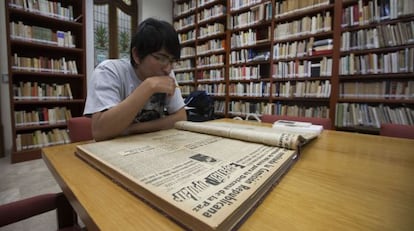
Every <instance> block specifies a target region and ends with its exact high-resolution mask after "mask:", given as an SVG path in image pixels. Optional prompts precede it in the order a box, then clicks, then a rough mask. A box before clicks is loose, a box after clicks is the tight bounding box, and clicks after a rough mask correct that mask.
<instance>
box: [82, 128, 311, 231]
mask: <svg viewBox="0 0 414 231" xmlns="http://www.w3.org/2000/svg"><path fill="white" fill-rule="evenodd" d="M315 137H317V134H312V133H303V136H302V135H300V134H298V133H288V132H281V131H279V130H278V129H275V128H271V127H264V126H260V125H254V124H240V123H236V122H223V121H208V122H199V123H197V122H188V121H181V122H177V123H176V124H175V128H173V129H169V130H163V131H157V132H152V133H146V134H139V135H131V136H125V137H120V138H116V139H113V140H107V141H100V142H92V143H87V144H80V145H78V146H77V147H76V155H77V156H79V157H80V158H81V159H83V160H84V161H86V162H87V163H89V164H90V165H91V166H93V167H95V168H97V169H98V170H99V171H101V172H103V174H104V175H106V176H107V177H109V178H111V179H112V180H114V181H115V182H117V183H119V184H120V185H121V186H123V187H125V188H126V189H127V190H128V191H130V192H131V193H133V194H134V195H136V196H138V197H139V198H141V199H143V200H144V201H146V202H147V203H149V204H150V205H151V206H152V207H154V208H156V209H157V210H159V211H160V212H162V213H163V214H165V215H167V216H168V217H170V218H172V219H173V220H175V221H176V222H177V223H178V224H180V225H182V226H184V227H185V228H188V229H190V230H231V229H234V228H237V227H238V226H239V225H240V224H241V223H242V221H243V220H245V219H246V217H247V215H249V214H251V212H252V211H253V209H254V208H256V207H257V206H258V204H259V203H260V202H261V201H262V200H263V199H264V196H265V195H266V194H267V193H268V192H269V191H270V190H271V189H272V188H273V187H274V186H275V185H276V184H277V183H278V182H279V181H280V179H281V177H282V176H283V175H284V174H285V173H286V172H287V171H288V169H289V168H290V166H291V165H292V164H293V163H294V162H295V160H296V159H297V156H298V154H299V147H300V146H301V145H302V144H304V143H305V142H307V141H309V140H311V139H313V138H315Z"/></svg>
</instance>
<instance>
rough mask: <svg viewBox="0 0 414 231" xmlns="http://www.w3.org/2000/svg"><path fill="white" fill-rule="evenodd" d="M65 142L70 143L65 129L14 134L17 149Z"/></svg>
mask: <svg viewBox="0 0 414 231" xmlns="http://www.w3.org/2000/svg"><path fill="white" fill-rule="evenodd" d="M67 143H70V138H69V134H68V131H67V130H66V129H57V128H56V129H52V130H50V131H41V130H36V131H34V132H33V133H23V134H17V136H16V149H17V151H22V150H28V149H34V148H42V147H46V146H52V145H57V144H67Z"/></svg>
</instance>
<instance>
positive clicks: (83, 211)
mask: <svg viewBox="0 0 414 231" xmlns="http://www.w3.org/2000/svg"><path fill="white" fill-rule="evenodd" d="M148 18H154V19H156V20H161V21H165V22H167V23H168V24H169V25H170V26H171V27H172V28H173V29H175V32H176V34H177V36H178V42H179V49H180V56H179V58H171V57H169V56H167V57H164V56H162V57H159V54H161V53H151V57H152V58H153V59H154V60H158V61H159V63H160V64H161V63H165V64H166V65H167V64H168V68H171V70H172V71H171V73H172V74H170V76H171V78H172V79H173V80H174V81H175V84H176V85H177V89H176V90H175V92H179V93H181V97H179V98H180V99H181V98H182V105H184V106H183V108H185V112H186V116H187V121H188V122H189V124H192V123H195V125H194V126H195V127H197V128H196V130H197V134H196V135H194V140H193V141H194V143H193V144H186V145H183V143H184V140H183V139H184V138H185V137H186V136H187V133H185V134H184V131H182V130H181V128H180V129H179V128H177V126H175V127H174V128H172V126H171V129H172V130H171V131H170V129H168V130H165V131H155V132H154V133H152V132H150V133H148V134H135V135H128V136H126V137H127V138H125V137H120V138H114V139H111V140H107V141H95V140H94V137H95V139H96V137H97V136H96V134H97V132H96V131H97V130H98V129H96V126H95V127H94V126H93V123H95V124H96V123H97V122H96V121H97V120H98V119H99V117H98V116H96V117H95V115H94V116H93V118H92V117H91V116H90V114H88V115H85V114H84V109H85V104H86V101H87V98H88V96H90V95H91V94H90V92H88V89H92V88H89V86H90V85H89V84H90V83H91V82H92V81H91V76H92V75H96V76H97V74H95V68H96V67H97V66H98V65H99V64H101V63H102V62H105V61H106V60H112V59H128V65H129V63H130V62H129V59H130V58H134V57H133V56H134V55H133V52H132V50H133V49H132V47H131V46H133V41H134V39H133V38H134V34H135V33H137V32H139V31H138V30H137V29H138V26H140V22H142V21H144V20H146V19H148ZM0 19H1V20H0V21H1V23H0V56H1V57H3V58H1V59H0V74H1V80H0V103H1V107H0V217H1V218H0V229H1V230H3V229H4V230H27V229H33V230H49V229H55V230H56V229H65V230H119V229H122V230H136V229H137V227H139V228H140V230H141V229H142V230H153V229H154V228H157V229H160V230H182V229H191V230H192V229H194V230H327V229H329V230H330V229H335V230H412V229H413V227H414V221H413V219H412V218H411V217H410V216H411V215H412V214H414V185H413V184H412V182H411V177H412V176H414V152H413V150H414V1H412V0H171V1H170V0H168V1H164V0H152V1H146V0H137V1H133V0H132V1H131V0H113V1H110V0H94V1H76V0H0ZM160 30H161V29H159V28H158V29H157V31H160ZM154 40H156V38H154ZM170 40H171V39H170ZM134 48H136V47H134ZM163 48H165V47H163ZM130 50H131V51H130ZM163 50H165V49H163ZM138 52H139V51H138ZM162 55H164V54H162ZM140 58H141V57H140ZM164 61H165V62H164ZM138 63H139V62H138ZM142 63H143V62H142ZM134 65H141V64H140V63H139V64H137V63H134V64H132V63H131V65H130V66H131V67H130V68H131V69H132V68H135V69H134V70H135V73H136V75H137V76H138V74H137V73H138V71H137V68H136V66H134ZM139 73H141V72H139ZM127 74H128V73H127ZM134 77H136V76H134ZM137 78H138V77H137ZM94 83H95V82H94ZM106 86H111V85H106ZM113 86H115V85H113ZM131 87H134V88H135V87H137V86H132V85H131ZM108 90H109V91H115V89H108ZM131 92H132V91H131ZM134 92H135V91H134ZM128 94H129V93H128ZM125 98H126V97H125ZM150 101H151V102H150ZM164 101H165V99H164ZM167 101H168V100H167ZM144 103H145V102H144ZM148 103H153V102H152V98H151V100H150V99H148ZM162 103H164V104H165V102H162ZM112 106H113V105H112ZM163 106H165V105H163ZM140 107H142V106H140ZM165 108H168V107H165ZM165 108H164V111H165V113H166V116H167V117H168V116H170V115H169V113H170V111H166V110H167V109H165ZM109 109H110V108H104V109H102V110H104V111H105V112H106V111H109ZM139 110H141V109H139ZM137 111H138V110H137ZM135 114H136V113H135ZM101 115H104V114H101ZM161 117H163V115H161ZM171 117H172V115H171ZM97 118H98V119H97ZM137 118H138V117H137ZM136 121H138V120H136ZM136 121H132V122H134V123H145V122H143V121H138V122H136ZM160 121H162V118H161V120H160ZM160 123H161V122H160ZM178 123H180V122H178ZM203 124H207V125H217V124H219V125H221V126H222V127H223V128H220V129H226V130H225V131H226V132H224V130H223V131H221V130H220V131H218V132H216V133H214V134H212V133H210V128H204V127H202V126H203ZM227 124H230V125H229V126H228V127H227ZM231 124H233V125H231ZM176 125H177V124H176ZM207 125H206V126H207ZM120 126H121V125H120ZM198 126H200V127H202V128H198ZM239 126H240V128H239ZM248 126H253V127H255V128H251V127H248ZM219 127H220V126H219ZM256 127H257V129H259V130H262V129H270V131H274V132H275V134H274V137H277V139H279V140H278V142H275V143H278V144H277V145H274V146H272V145H270V144H268V143H265V142H264V140H266V141H268V140H270V139H273V138H274V137H273V138H268V137H266V138H263V139H262V140H263V141H257V142H259V143H260V142H261V144H260V145H258V146H260V150H262V149H265V147H266V148H267V147H268V145H270V146H271V148H273V149H274V151H273V152H270V154H266V155H267V156H268V158H265V157H261V158H263V159H262V162H260V161H259V157H257V158H258V159H256V160H255V161H258V163H256V164H252V166H253V167H251V166H250V165H248V164H247V162H249V161H250V162H253V159H254V158H253V151H252V152H250V153H248V152H249V151H245V150H243V152H246V153H248V154H246V156H242V154H240V155H239V154H237V155H236V152H234V153H232V151H231V150H233V149H235V148H236V147H224V146H225V145H223V147H218V144H219V143H220V142H222V143H224V142H227V143H228V144H230V143H231V144H234V143H236V141H218V140H219V139H234V138H233V135H232V134H233V133H236V130H238V129H244V130H246V131H244V132H243V133H242V135H237V138H235V139H237V140H238V141H237V142H242V143H240V147H239V148H240V150H241V149H242V148H243V147H250V145H252V144H249V142H256V141H252V140H259V139H256V138H257V137H261V136H260V135H259V133H255V130H256ZM92 128H93V129H92ZM200 129H201V130H200ZM203 129H204V131H202V130H203ZM227 129H228V130H227ZM250 129H252V130H250ZM272 129H273V130H272ZM278 129H282V130H283V132H285V133H281V132H282V130H278ZM284 129H286V130H284ZM184 130H186V129H184ZM207 130H208V131H207ZM249 131H250V132H249ZM168 132H170V133H168ZM186 132H187V131H186ZM315 132H316V133H315ZM204 133H207V134H208V135H203V137H202V138H200V140H202V141H198V140H197V139H198V138H196V137H198V136H200V137H201V134H204ZM224 133H225V134H226V135H222V134H224ZM279 133H280V134H282V135H279ZM309 133H312V138H311V139H307V138H308V135H309ZM125 134H126V133H125ZM151 134H152V137H155V136H158V135H159V138H158V139H163V140H164V139H165V140H164V141H165V142H164V143H160V144H158V145H155V144H156V141H157V140H156V139H155V138H153V139H154V140H151V139H150V138H151ZM168 134H174V135H177V136H179V135H181V136H182V138H181V139H182V140H180V139H179V138H177V139H176V140H175V139H174V138H172V137H169V136H168ZM129 136H131V139H130V140H139V139H138V138H139V137H143V138H144V137H145V140H146V137H149V138H148V140H151V141H148V144H146V145H144V144H142V146H140V145H141V143H140V142H138V141H134V142H132V141H129V139H128V137H129ZM135 136H136V137H138V138H137V139H133V138H134V137H135ZM171 136H172V135H171ZM204 136H205V137H204ZM235 136H236V135H235ZM244 136H246V137H247V138H244ZM292 136H294V137H295V139H291V137H292ZM217 137H221V138H217ZM240 137H243V138H240ZM188 139H191V137H190V135H188ZM275 139H276V138H275ZM241 140H242V141H241ZM293 140H294V141H293ZM128 142H131V143H128ZM157 142H158V141H157ZM185 142H187V140H186V141H185ZM216 142H217V143H216ZM288 142H294V144H295V145H292V147H289V148H287V149H286V145H285V143H288ZM101 143H102V145H101ZM189 143H191V142H189ZM91 144H93V145H96V146H93V145H91ZM126 144H129V147H128V148H129V149H128V150H126V149H125V150H123V151H119V150H120V149H121V148H124V146H122V145H126ZM214 144H216V146H214ZM88 145H89V146H88ZM151 145H154V146H151ZM126 146H128V145H126ZM190 146H191V147H190ZM262 146H263V147H262ZM87 147H94V149H92V150H93V151H84V150H89V149H88V148H87ZM95 147H96V149H95ZM104 147H105V148H104ZM118 147H119V150H118V149H117V148H118ZM125 148H127V147H125ZM296 148H297V150H296ZM178 149H179V150H181V152H179V151H177V150H178ZM184 149H185V151H183V150H184ZM258 149H259V148H258ZM258 149H257V150H258ZM273 149H272V150H273ZM95 150H96V152H98V153H96V155H95V153H92V152H95ZM99 150H100V152H101V153H99ZM111 150H117V151H112V152H113V153H115V154H112V155H114V156H111V158H109V157H107V156H105V158H108V159H105V158H104V157H103V153H106V152H111ZM164 150H168V151H169V152H171V154H170V156H172V157H166V158H167V159H168V160H169V161H170V162H169V163H170V164H171V166H168V167H169V168H167V166H166V167H165V169H164V170H163V171H162V172H158V173H156V174H154V175H151V176H150V175H148V174H149V172H151V171H156V169H158V168H156V167H151V170H148V171H147V172H146V173H145V174H147V175H145V177H144V176H143V175H140V176H136V175H135V174H137V173H136V172H137V171H138V170H136V169H134V168H133V167H131V166H130V165H133V163H134V162H133V161H138V162H139V163H146V162H140V161H149V160H148V159H147V158H145V157H143V156H142V155H143V154H145V155H155V154H157V155H161V153H163V152H164ZM257 150H256V151H254V153H255V154H257V152H258V151H257ZM291 150H294V151H292V153H293V154H294V155H293V154H292V155H293V156H294V157H292V158H291V160H283V161H282V159H283V155H282V154H280V155H279V158H280V159H278V160H277V161H276V162H277V163H280V164H281V163H285V161H287V162H289V163H288V164H286V165H283V164H281V166H279V167H278V169H277V172H275V173H273V174H270V173H268V172H270V167H269V166H270V165H272V166H274V165H273V164H274V163H273V162H269V163H267V162H266V161H269V159H271V155H275V153H276V152H289V153H290V152H291ZM196 151H199V153H197V154H196V155H195V156H197V157H200V156H202V157H205V156H207V157H210V158H211V159H209V160H211V161H212V163H199V160H196V159H197V158H196V157H194V156H192V157H189V158H188V159H186V161H185V162H184V161H183V160H180V158H182V159H184V156H185V155H187V154H188V153H190V152H196ZM220 152H222V153H226V155H230V154H228V153H231V155H232V157H231V158H233V159H231V160H232V161H228V159H225V158H227V157H223V156H220ZM131 153H133V154H131ZM138 154H139V155H138ZM207 154H211V156H212V157H211V156H208V155H207ZM100 155H101V157H99V156H100ZM108 155H110V154H108ZM140 155H141V156H140ZM178 155H180V156H178ZM233 155H234V156H233ZM243 155H244V154H243ZM133 156H134V158H133ZM239 156H242V157H239ZM237 158H238V159H237ZM115 159H116V160H117V161H118V159H119V163H118V162H117V161H115ZM229 159H230V157H229ZM236 159H237V161H236ZM179 161H182V162H179ZM226 161H228V162H229V164H228V165H225V162H226ZM127 162H129V165H128V164H127ZM138 162H136V165H135V166H140V165H138V164H137V163H138ZM230 162H231V163H230ZM265 162H266V163H267V164H268V165H263V167H260V166H261V165H260V164H263V163H265ZM162 163H163V162H161V161H157V164H158V165H163V164H162ZM151 164H153V165H157V164H154V163H152V162H151V161H149V165H151ZM174 164H177V165H176V166H174ZM249 164H251V163H249ZM190 165H191V166H192V167H191V166H190ZM219 165H220V167H218V166H219ZM143 166H145V167H146V166H147V165H145V164H143ZM266 166H267V167H266ZM157 167H159V169H161V167H162V166H157ZM185 167H186V168H188V169H187V170H188V171H194V173H193V175H191V174H190V175H191V176H192V177H194V179H193V180H192V182H191V184H192V186H193V187H189V186H188V187H187V188H184V186H182V185H181V186H182V187H183V188H182V189H181V190H185V193H186V195H185V196H183V197H185V198H187V197H188V198H187V199H189V198H192V199H194V200H196V201H197V200H200V201H198V204H197V206H195V205H194V207H193V208H192V210H190V212H189V211H187V209H188V207H190V206H193V205H190V204H188V205H186V206H187V207H185V206H182V205H180V206H181V207H180V206H178V205H177V203H178V202H177V201H176V200H179V199H177V197H176V196H177V194H174V195H175V197H173V199H170V198H168V197H167V196H166V195H167V194H168V193H172V190H176V187H178V186H177V185H178V184H179V182H180V178H184V177H183V174H184V173H182V174H181V175H180V174H177V177H176V179H174V180H172V178H168V177H166V176H165V177H166V178H165V179H170V180H171V182H170V183H169V184H165V183H163V182H161V181H162V180H159V182H157V178H154V179H152V180H151V179H148V178H149V177H154V176H155V175H157V176H158V175H162V174H167V173H166V172H168V174H174V171H183V170H182V169H184V168H185ZM248 167H249V168H250V169H249V171H247V170H246V169H247V168H248ZM142 168H144V167H142ZM243 168H244V170H242V169H243ZM256 168H257V169H256ZM148 169H150V167H148ZM166 169H167V170H166ZM194 169H198V170H197V171H195V170H194ZM207 169H209V170H207ZM263 169H264V170H263ZM140 171H143V172H144V170H143V169H141V170H140ZM183 172H185V171H183ZM207 172H208V173H211V174H210V175H209V174H207ZM264 172H266V174H270V175H269V177H268V178H266V177H267V175H266V174H265V173H264ZM187 173H188V172H187ZM239 173H240V174H241V175H239V178H237V180H235V176H234V175H232V174H239ZM143 174H144V173H143ZM202 174H204V175H205V178H204V180H206V182H203V184H198V183H197V186H196V185H195V184H196V183H195V182H196V179H197V182H199V181H198V179H201V178H199V177H200V176H201V175H202ZM190 175H189V176H188V177H189V178H190V180H191V176H190ZM207 175H208V176H207ZM213 175H214V177H215V178H214V179H215V180H218V179H220V180H219V181H217V182H215V184H218V185H220V184H227V186H228V187H224V188H223V189H220V190H218V192H221V194H220V193H218V192H217V193H216V194H214V196H213V195H211V196H210V197H208V198H207V197H206V196H205V195H204V194H205V193H206V191H208V190H210V191H211V190H212V187H213V189H214V187H216V186H217V185H214V184H213V183H211V179H212V178H211V177H212V176H213ZM253 175H254V176H256V177H257V178H258V180H257V182H256V184H259V183H258V182H262V183H260V184H261V185H259V186H256V188H259V189H260V190H259V189H256V188H254V187H253V186H250V185H249V184H248V183H246V182H248V181H247V179H251V177H250V178H249V176H253ZM163 176H164V175H163ZM244 177H246V180H243V179H244ZM207 179H209V180H207ZM200 181H201V180H200ZM154 182H156V183H154ZM182 182H184V180H182ZM210 183H211V185H210ZM164 184H165V187H166V188H168V187H170V188H169V190H167V189H165V193H160V192H161V189H160V188H161V186H164ZM189 184H190V183H189ZM238 184H240V186H239V187H238V188H236V185H238ZM246 185H249V188H250V189H251V190H257V191H254V192H253V193H252V194H251V195H250V194H249V190H247V189H246V188H248V186H246ZM167 186H168V187H167ZM233 186H234V188H232V187H233ZM226 188H227V189H228V188H232V189H231V190H230V189H229V191H230V192H229V194H227V196H225V191H226ZM241 188H243V189H244V191H243V190H241ZM157 190H159V191H157ZM163 190H164V189H163ZM195 191H196V192H195ZM181 192H182V191H181ZM203 192H204V194H203ZM159 194H162V195H161V196H159ZM190 194H191V195H190ZM180 195H183V194H180ZM194 195H196V196H194ZM248 195H250V196H251V197H249V198H250V199H252V198H254V202H252V201H250V202H249V203H248V204H249V205H250V206H248V208H245V207H244V205H245V201H248V200H249V199H246V197H248ZM220 196H223V198H222V199H221V200H220V199H219V198H220ZM197 197H198V198H197ZM204 198H206V199H204ZM215 200H219V202H217V201H215ZM256 200H257V201H256ZM160 201H161V202H160ZM203 201H204V202H203ZM213 202H216V204H214V205H213ZM220 203H221V204H220ZM224 204H226V206H228V210H225V209H222V210H224V212H223V211H221V210H220V209H219V207H220V208H221V207H224V208H226V207H225V205H224ZM230 205H231V206H230ZM209 206H211V207H209ZM232 206H233V207H235V206H239V207H235V209H234V211H230V210H231V209H230V208H233V207H232ZM26 208H33V209H31V210H28V209H26ZM172 208H174V209H175V211H176V212H171V210H174V209H172ZM208 208H209V209H208ZM241 208H243V209H241ZM203 209H206V211H205V212H204V213H202V215H200V216H201V217H197V215H194V214H195V212H199V211H204V210H203ZM207 209H208V210H207ZM212 209H213V210H214V211H215V212H217V211H219V212H223V213H227V214H225V215H224V214H223V215H220V216H219V217H220V219H223V222H221V221H220V222H219V221H217V220H216V218H215V219H210V221H209V219H206V220H207V221H206V222H204V219H205V217H203V216H206V214H211V211H212ZM55 211H57V212H55ZM113 211H115V212H113ZM118 211H119V212H118ZM191 211H192V212H191ZM193 212H194V214H193ZM215 212H214V213H215ZM219 212H217V213H218V214H220V213H219ZM138 214H145V215H138ZM56 218H57V219H56ZM220 219H219V220H220ZM211 220H214V222H212V221H211ZM209 222H211V223H209ZM212 223H217V226H215V225H211V226H210V224H212Z"/></svg>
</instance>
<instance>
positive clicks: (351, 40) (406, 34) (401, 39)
mask: <svg viewBox="0 0 414 231" xmlns="http://www.w3.org/2000/svg"><path fill="white" fill-rule="evenodd" d="M407 44H414V21H409V22H398V23H396V24H394V25H391V24H387V25H379V26H377V27H376V28H368V29H362V30H358V31H347V32H344V33H342V36H341V51H350V50H363V49H374V48H380V47H392V46H401V45H404V46H405V45H407Z"/></svg>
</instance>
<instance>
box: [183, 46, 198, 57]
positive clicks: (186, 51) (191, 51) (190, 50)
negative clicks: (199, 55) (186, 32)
mask: <svg viewBox="0 0 414 231" xmlns="http://www.w3.org/2000/svg"><path fill="white" fill-rule="evenodd" d="M195 55H196V49H195V48H194V47H182V48H181V57H180V58H187V57H193V56H195Z"/></svg>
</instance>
